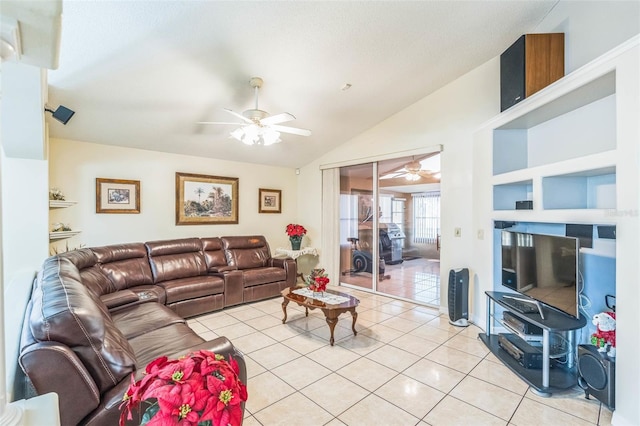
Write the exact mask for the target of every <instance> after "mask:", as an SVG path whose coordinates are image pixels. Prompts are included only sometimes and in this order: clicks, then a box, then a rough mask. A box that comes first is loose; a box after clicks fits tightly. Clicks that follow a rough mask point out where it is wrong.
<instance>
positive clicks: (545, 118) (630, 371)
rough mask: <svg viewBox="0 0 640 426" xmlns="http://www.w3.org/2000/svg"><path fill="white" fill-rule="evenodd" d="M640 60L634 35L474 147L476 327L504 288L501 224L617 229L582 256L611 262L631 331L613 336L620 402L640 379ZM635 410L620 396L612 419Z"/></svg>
mask: <svg viewBox="0 0 640 426" xmlns="http://www.w3.org/2000/svg"><path fill="white" fill-rule="evenodd" d="M639 58H640V36H634V37H633V38H631V39H629V40H628V41H626V42H625V43H622V44H621V45H619V46H617V47H616V48H614V49H612V50H610V51H609V52H607V53H605V54H603V55H602V56H600V57H598V58H596V59H594V60H593V61H591V62H590V63H588V64H586V65H584V66H582V67H581V68H579V69H577V70H575V71H573V72H572V73H570V74H568V75H566V76H565V77H563V78H562V79H560V80H558V81H556V82H554V83H553V84H551V85H549V86H547V87H546V88H544V89H542V90H540V91H539V92H537V93H535V94H534V95H532V96H530V97H528V98H527V99H525V100H523V101H522V102H520V103H518V104H516V105H514V106H513V107H511V108H509V109H507V110H505V111H504V112H502V113H500V114H498V115H496V116H495V117H493V118H492V119H490V120H488V121H487V122H485V123H484V124H483V125H482V126H480V127H479V128H478V129H477V130H476V132H475V133H474V147H473V182H472V190H473V193H472V205H473V206H474V211H473V219H472V225H473V228H472V230H471V232H470V234H471V235H477V238H473V239H472V251H473V254H474V256H473V260H472V261H471V264H470V267H471V268H473V270H474V271H475V273H476V274H477V277H478V279H477V280H476V283H477V288H476V289H474V292H473V298H474V300H475V302H474V316H473V319H474V320H475V321H477V322H478V323H480V324H482V322H483V318H485V317H486V314H487V310H488V309H487V306H486V303H485V301H486V298H487V296H486V295H485V292H486V291H489V292H490V291H494V290H495V289H498V288H500V286H499V284H497V283H499V282H500V276H499V275H496V274H499V271H498V270H497V269H498V268H496V262H499V261H500V260H499V256H500V253H499V252H498V251H497V250H496V240H495V239H496V238H499V235H500V233H499V231H498V230H496V229H495V225H496V221H504V222H529V223H548V224H553V225H555V224H573V223H576V224H593V225H615V227H616V239H615V240H611V242H610V243H609V242H608V240H607V241H604V242H607V244H604V245H605V247H602V244H600V245H599V246H598V247H597V248H596V247H595V246H594V248H593V249H582V250H581V252H582V253H585V254H586V253H589V254H596V255H598V256H606V257H614V258H615V276H616V277H617V279H616V286H615V293H616V296H617V308H618V309H617V313H618V315H617V318H616V320H617V321H618V323H619V324H627V327H626V328H625V327H620V328H619V329H618V330H617V340H618V342H623V341H624V342H625V346H624V347H622V346H623V345H621V347H620V349H619V350H618V359H617V361H618V362H617V365H616V369H617V371H618V374H616V392H617V393H618V394H619V395H622V396H624V395H630V394H632V393H633V390H634V389H636V388H637V383H638V382H639V380H640V370H639V369H638V367H637V362H635V358H634V355H633V354H635V353H637V352H638V351H639V350H640V348H639V343H638V339H637V336H636V334H637V333H636V334H634V333H635V332H634V330H636V329H637V327H635V325H637V316H634V312H636V311H637V306H636V305H637V303H635V301H637V300H638V287H637V286H636V285H635V284H634V282H635V281H634V279H635V278H637V277H638V276H640V263H639V262H638V241H640V227H639V225H638V223H639V222H638V206H639V205H640V172H639V170H640V145H639V144H638V140H639V139H638V138H639V136H640V133H639V131H638V117H639V116H640V102H639V100H638V93H640V79H639V78H638V76H640V61H639ZM510 197H511V198H510ZM520 197H522V200H531V201H532V204H533V209H532V210H516V209H515V201H520ZM501 225H503V224H501ZM487 230H492V231H493V232H492V233H488V232H487ZM487 235H492V237H491V238H487ZM604 242H601V243H604ZM634 327H635V328H634ZM489 343H490V344H492V342H489ZM492 347H493V346H492ZM506 362H511V361H510V360H507V361H506ZM620 372H622V373H620ZM618 402H620V404H618ZM636 408H637V406H636V405H633V398H622V397H621V398H620V401H616V412H615V413H614V418H615V415H616V413H618V412H620V413H621V416H620V418H622V420H621V423H625V421H624V419H628V418H635V417H634V414H633V413H636V412H637V411H634V410H636ZM630 413H632V414H631V416H630ZM629 416H630V417H629ZM627 423H629V422H628V421H627Z"/></svg>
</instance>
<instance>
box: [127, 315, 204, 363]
mask: <svg viewBox="0 0 640 426" xmlns="http://www.w3.org/2000/svg"><path fill="white" fill-rule="evenodd" d="M204 341H205V340H204V339H203V338H202V337H200V336H198V335H197V334H196V333H195V332H194V331H193V330H191V329H190V328H189V326H188V325H186V324H171V325H168V326H166V327H162V328H157V329H155V330H152V331H150V332H148V333H145V334H142V335H140V336H136V337H133V338H132V339H130V340H129V343H130V344H131V347H132V348H133V351H134V352H135V354H136V368H138V369H144V368H145V367H146V366H147V364H148V363H150V362H151V361H153V360H154V359H156V358H158V357H160V356H163V355H167V356H169V355H172V354H173V355H178V354H186V352H185V351H187V350H188V349H187V348H190V347H191V346H194V345H198V344H201V343H202V342H204Z"/></svg>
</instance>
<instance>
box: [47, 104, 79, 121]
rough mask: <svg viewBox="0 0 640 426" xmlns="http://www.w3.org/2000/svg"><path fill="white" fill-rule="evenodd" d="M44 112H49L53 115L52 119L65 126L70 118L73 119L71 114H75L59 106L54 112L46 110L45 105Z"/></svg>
mask: <svg viewBox="0 0 640 426" xmlns="http://www.w3.org/2000/svg"><path fill="white" fill-rule="evenodd" d="M44 110H45V111H46V112H50V113H51V114H52V115H53V118H55V119H56V120H58V121H59V122H61V123H62V124H65V125H66V124H67V123H68V122H69V120H71V117H73V114H75V113H76V112H75V111H73V110H70V109H69V108H67V107H65V106H63V105H60V106H59V107H58V108H57V109H56V110H55V111H54V110H52V109H49V108H47V107H46V105H45V107H44Z"/></svg>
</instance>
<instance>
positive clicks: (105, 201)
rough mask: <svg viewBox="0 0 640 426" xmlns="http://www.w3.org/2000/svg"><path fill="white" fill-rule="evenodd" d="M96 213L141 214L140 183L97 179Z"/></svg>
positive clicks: (136, 181) (137, 181)
mask: <svg viewBox="0 0 640 426" xmlns="http://www.w3.org/2000/svg"><path fill="white" fill-rule="evenodd" d="M96 213H140V181H139V180H123V179H104V178H96Z"/></svg>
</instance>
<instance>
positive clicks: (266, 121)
mask: <svg viewBox="0 0 640 426" xmlns="http://www.w3.org/2000/svg"><path fill="white" fill-rule="evenodd" d="M295 119H296V118H295V117H294V116H293V114H289V113H288V112H283V113H281V114H276V115H270V116H269V117H265V118H263V119H262V120H260V123H261V124H263V125H265V126H269V125H271V124H280V123H284V122H285V121H291V120H295Z"/></svg>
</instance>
